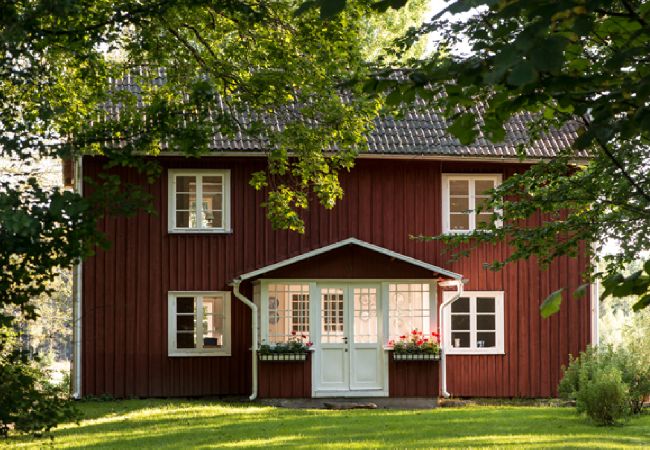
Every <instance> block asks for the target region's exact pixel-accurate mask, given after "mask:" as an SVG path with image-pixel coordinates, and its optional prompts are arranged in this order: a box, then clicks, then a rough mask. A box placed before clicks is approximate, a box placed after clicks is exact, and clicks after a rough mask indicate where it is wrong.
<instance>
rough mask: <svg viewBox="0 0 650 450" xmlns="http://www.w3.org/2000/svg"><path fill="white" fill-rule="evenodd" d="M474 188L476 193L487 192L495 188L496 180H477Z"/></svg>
mask: <svg viewBox="0 0 650 450" xmlns="http://www.w3.org/2000/svg"><path fill="white" fill-rule="evenodd" d="M474 189H475V193H476V195H481V194H486V193H487V191H489V190H490V189H494V180H476V184H475V185H474Z"/></svg>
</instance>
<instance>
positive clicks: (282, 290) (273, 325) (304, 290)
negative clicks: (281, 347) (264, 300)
mask: <svg viewBox="0 0 650 450" xmlns="http://www.w3.org/2000/svg"><path fill="white" fill-rule="evenodd" d="M309 301H310V297H309V285H308V284H271V285H269V286H268V310H267V314H268V333H269V334H268V340H269V344H277V343H280V342H287V341H289V340H294V339H298V340H299V341H302V342H303V343H306V342H308V341H309V330H310V324H309ZM293 333H296V334H295V335H294V334H293ZM302 336H305V337H304V338H303V337H302Z"/></svg>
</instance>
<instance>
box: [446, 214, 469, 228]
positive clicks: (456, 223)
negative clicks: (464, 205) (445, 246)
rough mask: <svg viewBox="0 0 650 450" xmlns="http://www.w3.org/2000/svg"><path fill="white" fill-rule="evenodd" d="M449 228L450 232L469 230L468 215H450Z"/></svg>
mask: <svg viewBox="0 0 650 450" xmlns="http://www.w3.org/2000/svg"><path fill="white" fill-rule="evenodd" d="M449 227H450V228H451V229H452V230H469V214H450V215H449Z"/></svg>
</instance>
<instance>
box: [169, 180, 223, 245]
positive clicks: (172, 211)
mask: <svg viewBox="0 0 650 450" xmlns="http://www.w3.org/2000/svg"><path fill="white" fill-rule="evenodd" d="M179 176H194V177H197V180H202V177H204V176H221V177H222V179H223V192H222V195H223V227H221V228H213V227H187V228H183V227H177V226H176V178H177V177H179ZM230 190H231V189H230V170H228V169H169V170H168V171H167V212H168V214H167V218H168V220H167V222H168V231H169V232H170V233H217V234H218V233H231V232H232V229H231V224H230V219H231V217H230V216H231V214H230ZM196 198H197V202H196V215H197V217H201V211H202V208H203V201H202V199H203V182H197V183H196ZM199 200H201V201H199Z"/></svg>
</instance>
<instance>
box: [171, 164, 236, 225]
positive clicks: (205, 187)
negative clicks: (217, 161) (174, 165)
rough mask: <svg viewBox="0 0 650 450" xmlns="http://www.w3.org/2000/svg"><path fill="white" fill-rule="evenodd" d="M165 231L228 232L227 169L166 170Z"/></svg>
mask: <svg viewBox="0 0 650 450" xmlns="http://www.w3.org/2000/svg"><path fill="white" fill-rule="evenodd" d="M169 231H182V232H188V231H189V232H198V231H201V232H226V231H230V171H229V170H170V171H169Z"/></svg>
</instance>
